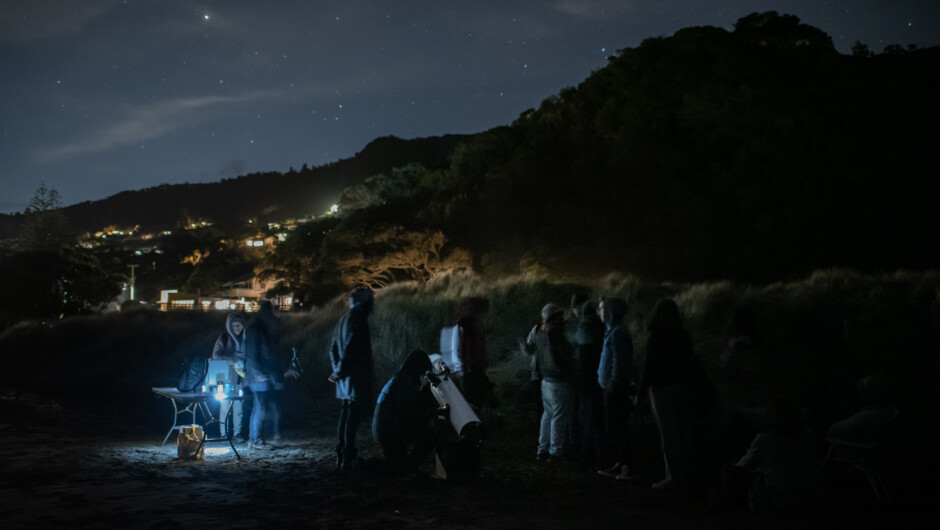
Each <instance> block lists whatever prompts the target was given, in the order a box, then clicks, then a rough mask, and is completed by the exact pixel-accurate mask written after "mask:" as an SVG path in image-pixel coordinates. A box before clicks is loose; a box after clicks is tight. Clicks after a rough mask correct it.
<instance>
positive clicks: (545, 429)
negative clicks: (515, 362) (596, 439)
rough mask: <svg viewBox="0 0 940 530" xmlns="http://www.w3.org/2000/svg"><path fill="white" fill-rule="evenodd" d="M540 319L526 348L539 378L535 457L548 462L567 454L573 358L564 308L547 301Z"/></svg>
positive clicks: (570, 416) (573, 370)
mask: <svg viewBox="0 0 940 530" xmlns="http://www.w3.org/2000/svg"><path fill="white" fill-rule="evenodd" d="M541 317H542V323H541V324H540V325H538V326H535V327H533V328H532V330H531V331H530V332H529V335H528V337H527V338H526V341H525V351H526V353H528V354H529V355H533V356H534V357H535V365H536V369H537V372H538V373H539V374H540V376H541V378H542V382H541V388H542V409H543V412H542V419H541V423H540V426H539V444H538V452H537V453H536V458H537V459H539V460H547V461H549V462H551V461H555V460H558V459H561V458H563V457H565V456H566V454H565V453H566V451H567V449H568V447H567V444H568V439H569V433H568V430H569V429H570V428H571V418H572V413H573V411H574V388H573V383H574V379H575V360H574V352H573V351H572V349H571V344H570V343H569V342H568V340H567V339H566V338H565V308H563V307H561V306H560V305H558V304H554V303H549V304H546V305H545V306H544V307H543V308H542V312H541Z"/></svg>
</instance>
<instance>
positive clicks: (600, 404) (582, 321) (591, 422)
mask: <svg viewBox="0 0 940 530" xmlns="http://www.w3.org/2000/svg"><path fill="white" fill-rule="evenodd" d="M577 315H578V317H579V318H578V323H577V327H576V328H575V331H574V334H573V335H574V344H575V348H576V350H577V358H578V380H577V381H578V382H577V385H576V386H577V392H578V398H579V399H578V428H579V441H580V443H581V456H582V459H583V463H584V464H585V465H587V466H589V467H588V469H590V468H594V469H597V467H596V466H599V465H602V464H604V463H607V460H608V448H607V430H606V429H605V428H604V389H603V388H601V386H600V385H599V384H598V383H597V367H598V366H599V365H600V361H601V350H602V349H603V347H604V332H605V331H606V329H607V328H606V327H605V326H604V323H603V322H601V319H600V317H599V316H598V315H597V302H595V301H592V300H588V301H585V302H584V303H582V304H581V306H580V308H579V309H578V311H577Z"/></svg>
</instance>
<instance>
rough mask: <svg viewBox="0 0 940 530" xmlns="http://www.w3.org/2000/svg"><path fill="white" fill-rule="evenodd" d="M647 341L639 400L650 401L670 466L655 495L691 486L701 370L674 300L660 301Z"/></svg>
mask: <svg viewBox="0 0 940 530" xmlns="http://www.w3.org/2000/svg"><path fill="white" fill-rule="evenodd" d="M647 329H648V330H649V338H648V339H647V341H646V363H645V364H644V366H643V373H642V375H641V376H640V386H639V391H638V392H637V399H638V400H639V399H644V398H645V397H647V394H648V398H649V402H650V407H651V409H652V411H653V418H654V419H655V421H656V426H657V427H658V428H659V438H660V443H661V445H662V451H663V462H664V464H665V478H663V480H662V481H660V482H657V483H655V484H653V490H654V491H660V490H666V489H671V488H673V487H677V486H679V487H685V486H688V485H689V483H690V481H691V468H692V454H693V448H694V446H693V443H694V432H693V429H694V427H695V414H694V411H695V407H694V397H693V396H694V392H693V390H694V385H695V383H696V378H697V373H698V370H699V369H700V368H699V365H698V360H697V359H696V358H695V354H694V353H693V352H692V338H691V336H690V335H689V332H687V331H686V330H685V328H684V327H683V326H682V320H681V318H680V317H679V306H678V305H676V303H675V301H673V300H671V299H669V298H663V299H662V300H660V301H658V302H656V306H655V307H654V308H653V314H652V316H651V317H650V321H649V324H647Z"/></svg>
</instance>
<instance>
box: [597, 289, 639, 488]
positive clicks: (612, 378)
mask: <svg viewBox="0 0 940 530" xmlns="http://www.w3.org/2000/svg"><path fill="white" fill-rule="evenodd" d="M597 314H598V316H599V317H600V319H601V321H602V322H603V323H604V326H605V327H606V331H605V332H604V342H603V346H602V348H601V358H600V361H599V362H598V366H597V384H598V385H600V387H601V388H603V389H604V416H605V418H604V419H605V424H606V427H607V434H608V435H609V436H610V438H609V439H610V445H611V453H613V454H612V457H613V458H615V459H616V462H615V463H614V465H613V466H611V467H610V468H606V469H600V470H598V473H600V474H601V475H606V476H611V477H615V478H617V479H618V480H628V479H631V478H633V477H634V473H633V470H631V468H630V466H631V465H633V462H632V456H631V454H630V453H631V448H630V433H629V428H630V427H629V421H630V415H631V414H632V413H633V410H634V409H633V401H632V398H631V394H632V392H633V391H634V389H635V387H636V371H635V370H634V368H633V335H631V334H630V330H629V329H628V328H627V324H626V322H624V319H625V318H626V316H627V302H626V300H624V299H622V298H614V297H608V298H604V299H602V300H601V301H600V303H599V304H598V306H597Z"/></svg>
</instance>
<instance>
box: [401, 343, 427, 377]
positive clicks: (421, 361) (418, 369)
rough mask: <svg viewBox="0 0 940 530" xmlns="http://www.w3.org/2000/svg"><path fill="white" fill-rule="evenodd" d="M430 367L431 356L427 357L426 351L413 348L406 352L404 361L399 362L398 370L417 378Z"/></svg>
mask: <svg viewBox="0 0 940 530" xmlns="http://www.w3.org/2000/svg"><path fill="white" fill-rule="evenodd" d="M430 369H431V358H430V357H428V354H427V352H424V351H422V350H415V351H413V352H411V353H410V354H408V357H407V358H406V359H405V362H403V363H402V364H401V370H399V371H400V372H401V373H402V374H405V375H407V376H408V377H411V378H413V379H418V378H420V377H421V376H422V375H424V374H425V373H426V372H427V371H428V370H430Z"/></svg>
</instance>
